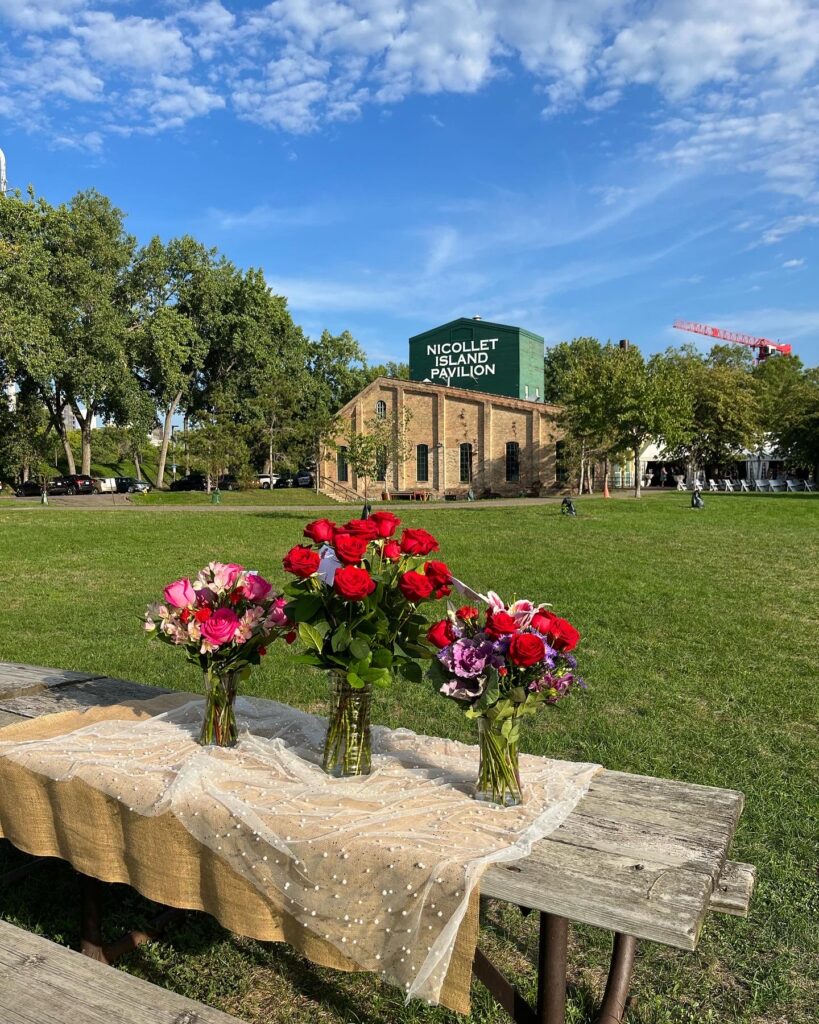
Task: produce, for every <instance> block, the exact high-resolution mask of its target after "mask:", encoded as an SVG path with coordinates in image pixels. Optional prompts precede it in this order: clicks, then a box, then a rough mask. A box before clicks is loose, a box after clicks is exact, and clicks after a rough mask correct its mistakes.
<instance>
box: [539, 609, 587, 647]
mask: <svg viewBox="0 0 819 1024" xmlns="http://www.w3.org/2000/svg"><path fill="white" fill-rule="evenodd" d="M546 638H547V640H548V641H549V643H550V644H551V645H552V647H554V649H555V650H556V651H562V652H563V653H564V654H568V653H569V651H573V650H574V649H575V647H577V643H578V641H579V640H580V634H579V633H578V631H577V630H576V629H575V628H574V626H573V625H572V624H571V622H567V621H566V619H560V618H558V617H557V616H555V617H554V618H553V619H552V620H551V622H550V623H549V629H548V630H547V632H546Z"/></svg>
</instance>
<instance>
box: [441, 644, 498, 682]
mask: <svg viewBox="0 0 819 1024" xmlns="http://www.w3.org/2000/svg"><path fill="white" fill-rule="evenodd" d="M492 653H493V652H492V644H490V643H487V642H486V641H485V640H484V639H482V638H480V637H463V638H461V639H460V640H456V641H455V643H453V644H450V645H449V647H445V648H444V649H443V650H442V651H441V653H440V654H439V655H438V657H439V659H440V660H441V662H442V664H443V665H445V666H446V667H447V668H448V669H449V671H450V672H453V673H454V674H455V675H456V676H458V677H459V678H461V679H475V678H476V677H477V676H479V675H480V674H481V673H482V672H483V671H484V670H485V669H486V665H487V662H489V660H490V657H491V655H492Z"/></svg>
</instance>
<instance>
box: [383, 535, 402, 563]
mask: <svg viewBox="0 0 819 1024" xmlns="http://www.w3.org/2000/svg"><path fill="white" fill-rule="evenodd" d="M384 557H385V558H386V559H387V560H388V561H390V562H397V561H398V559H399V558H400V557H401V545H400V544H399V543H398V541H397V540H391V541H389V542H388V543H386V544H385V545H384Z"/></svg>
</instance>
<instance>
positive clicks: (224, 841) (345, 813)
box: [0, 698, 600, 1002]
mask: <svg viewBox="0 0 819 1024" xmlns="http://www.w3.org/2000/svg"><path fill="white" fill-rule="evenodd" d="M237 719H238V722H239V728H240V738H239V744H238V746H237V747H235V748H232V749H224V748H210V747H209V748H203V747H200V746H199V745H198V744H197V743H196V737H197V735H198V733H199V730H200V727H201V722H202V702H201V701H192V702H190V703H187V704H184V705H182V706H181V707H179V708H176V709H174V710H173V711H170V712H168V713H166V714H163V715H158V716H156V717H153V718H149V719H145V720H143V721H140V722H136V723H134V722H123V721H117V720H107V721H101V722H97V723H95V724H93V725H87V726H84V727H81V728H79V729H76V730H75V731H73V732H70V733H68V734H65V735H60V736H57V737H54V738H50V739H41V740H29V741H14V740H9V741H6V742H0V756H3V757H6V758H9V759H10V760H12V761H14V762H16V763H18V764H20V765H22V766H24V767H26V768H28V769H29V770H32V771H36V772H38V773H40V774H42V775H45V776H47V777H49V778H52V779H55V780H57V781H67V780H69V779H81V780H83V781H84V782H85V783H87V784H89V785H91V786H94V787H95V788H96V789H98V790H100V791H102V792H104V793H105V794H107V795H108V796H111V797H113V798H115V799H116V800H119V801H121V802H122V803H123V804H125V805H126V806H127V807H128V808H130V809H131V810H134V811H136V812H138V813H139V814H143V815H148V816H153V815H159V814H164V813H167V812H170V813H172V814H173V815H174V817H175V818H177V819H178V820H179V821H180V822H181V823H182V824H183V825H184V827H185V828H186V829H187V830H188V831H189V832H190V833H191V835H193V836H194V837H195V838H196V839H197V840H198V841H199V842H201V843H203V844H204V845H206V846H208V847H210V848H211V849H213V850H214V851H216V852H217V853H218V854H219V855H220V856H221V857H223V858H224V859H225V860H226V861H227V862H228V863H229V864H230V866H231V867H232V868H233V869H234V870H235V871H237V872H238V873H239V874H241V875H243V876H244V877H245V878H247V879H248V880H249V881H250V882H251V883H252V884H253V885H254V886H255V887H256V888H257V889H259V890H260V891H261V892H263V893H264V894H265V895H266V896H267V897H268V898H269V899H271V900H273V901H274V902H277V903H280V905H281V907H282V909H283V910H284V911H285V912H286V913H287V914H289V915H290V916H291V917H292V918H294V919H295V920H296V921H297V922H298V923H299V925H300V926H301V927H304V928H305V929H309V930H312V931H313V932H314V933H315V934H316V935H318V936H320V937H321V938H324V939H326V940H327V941H328V942H329V943H331V944H332V945H333V946H334V947H335V948H337V949H338V950H339V952H340V953H342V954H343V955H345V956H346V957H349V959H350V960H352V961H354V962H355V963H356V964H357V965H359V966H360V967H362V968H365V969H367V970H371V971H374V972H376V973H378V974H380V975H381V976H382V977H383V978H384V979H385V980H389V981H391V982H394V983H395V984H397V985H399V986H400V987H401V988H402V989H403V990H404V992H405V993H406V995H407V997H411V996H417V997H419V998H422V999H426V1000H429V1001H430V1002H437V1001H438V997H439V994H440V992H441V986H442V983H443V980H444V977H445V976H446V972H447V967H448V965H449V960H450V956H451V952H452V948H453V944H454V941H455V936H456V934H457V931H458V927H459V925H460V923H461V921H462V920H463V917H464V914H465V912H466V909H467V906H468V903H469V898H470V894H471V893H472V891H473V890H474V888H475V886H476V885H477V884H478V883H479V881H480V877H481V874H482V873H483V871H484V869H485V868H486V867H487V866H488V865H489V864H492V863H497V862H500V861H512V860H517V859H519V858H520V857H524V856H526V854H527V853H528V852H529V850H530V849H531V846H532V844H533V843H534V842H536V841H537V840H538V839H542V838H543V837H544V836H547V835H548V834H549V833H550V832H552V831H553V830H554V829H556V828H557V827H558V826H559V825H560V824H561V823H562V822H563V821H564V820H565V818H566V817H567V816H568V815H569V813H570V812H571V811H572V809H573V808H574V807H575V805H576V804H577V802H578V801H579V800H580V798H581V797H582V796H583V794H584V793H585V792H586V790H587V789H588V787H589V784H590V782H591V780H592V778H593V776H594V775H595V774H596V772H597V771H599V770H600V769H599V767H598V766H597V765H591V764H583V763H573V762H568V761H552V760H548V759H546V758H542V757H533V756H528V755H521V758H520V768H521V776H522V781H523V789H524V793H525V797H526V800H525V803H523V804H522V805H520V806H518V807H512V808H496V807H493V806H488V805H486V804H483V803H480V802H478V801H476V800H473V799H472V797H471V794H472V792H473V790H474V782H475V778H476V775H477V771H478V747H477V746H468V745H466V744H463V743H457V742H455V741H452V740H444V739H440V738H435V737H430V736H422V735H418V734H416V733H413V732H410V731H409V730H406V729H398V730H390V729H385V728H379V727H374V728H373V770H372V774H370V775H368V776H364V777H358V778H346V779H333V778H329V777H328V776H327V775H325V774H324V772H323V771H322V770H321V768H320V762H321V753H322V748H323V744H324V736H325V731H326V727H327V723H326V719H324V718H319V717H317V716H315V715H310V714H307V713H305V712H303V711H297V710H295V709H294V708H291V707H288V706H286V705H283V704H277V703H275V702H272V701H262V700H255V699H253V698H240V699H239V700H238V702H237ZM170 870H172V866H169V871H170Z"/></svg>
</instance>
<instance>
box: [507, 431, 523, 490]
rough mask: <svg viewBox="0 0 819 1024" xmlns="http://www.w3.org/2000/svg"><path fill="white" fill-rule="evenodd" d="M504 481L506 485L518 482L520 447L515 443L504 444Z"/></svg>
mask: <svg viewBox="0 0 819 1024" xmlns="http://www.w3.org/2000/svg"><path fill="white" fill-rule="evenodd" d="M506 480H507V482H508V483H512V482H513V481H515V480H520V445H519V444H518V442H517V441H507V442H506Z"/></svg>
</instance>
